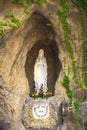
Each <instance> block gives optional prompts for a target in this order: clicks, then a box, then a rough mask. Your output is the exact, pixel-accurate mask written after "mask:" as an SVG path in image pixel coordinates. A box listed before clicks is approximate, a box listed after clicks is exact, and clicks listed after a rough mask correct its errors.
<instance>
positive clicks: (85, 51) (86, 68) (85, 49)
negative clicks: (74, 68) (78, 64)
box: [80, 17, 87, 86]
mask: <svg viewBox="0 0 87 130" xmlns="http://www.w3.org/2000/svg"><path fill="white" fill-rule="evenodd" d="M84 22H85V21H84V18H83V17H82V18H81V20H80V23H81V26H82V80H83V83H84V85H85V86H87V40H86V35H85V23H84Z"/></svg>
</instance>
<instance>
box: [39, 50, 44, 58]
mask: <svg viewBox="0 0 87 130" xmlns="http://www.w3.org/2000/svg"><path fill="white" fill-rule="evenodd" d="M38 56H39V57H44V50H43V49H40V50H39V54H38Z"/></svg>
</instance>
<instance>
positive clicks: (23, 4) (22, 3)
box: [13, 0, 30, 14]
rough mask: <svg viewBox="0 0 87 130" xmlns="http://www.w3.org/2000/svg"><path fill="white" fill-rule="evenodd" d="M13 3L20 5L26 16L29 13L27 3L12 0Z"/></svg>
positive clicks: (20, 0)
mask: <svg viewBox="0 0 87 130" xmlns="http://www.w3.org/2000/svg"><path fill="white" fill-rule="evenodd" d="M13 2H15V3H18V4H20V5H22V6H23V7H24V9H25V13H26V14H29V13H30V10H29V8H28V7H29V5H28V3H27V2H26V0H13Z"/></svg>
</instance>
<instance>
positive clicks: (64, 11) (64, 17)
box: [58, 0, 77, 79]
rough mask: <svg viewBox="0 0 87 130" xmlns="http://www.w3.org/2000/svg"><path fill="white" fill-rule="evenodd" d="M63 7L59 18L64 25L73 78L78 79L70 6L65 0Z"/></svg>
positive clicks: (62, 0) (63, 0) (62, 1)
mask: <svg viewBox="0 0 87 130" xmlns="http://www.w3.org/2000/svg"><path fill="white" fill-rule="evenodd" d="M61 7H62V8H61V10H59V11H58V16H59V18H60V21H61V23H62V24H63V30H64V43H65V44H66V48H67V51H68V53H69V56H70V58H71V59H72V70H73V72H74V75H73V78H74V79H76V78H77V77H76V61H75V60H74V52H73V48H72V46H71V42H70V28H69V25H68V22H67V12H68V5H67V3H66V2H65V0H61Z"/></svg>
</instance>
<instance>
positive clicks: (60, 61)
mask: <svg viewBox="0 0 87 130" xmlns="http://www.w3.org/2000/svg"><path fill="white" fill-rule="evenodd" d="M8 2H9V5H8ZM8 2H7V1H6V0H1V4H0V18H1V20H3V21H5V19H4V15H5V14H6V13H14V14H15V15H16V16H17V17H18V18H19V19H20V20H21V22H22V21H24V22H23V24H22V25H21V26H20V27H18V28H16V29H9V30H8V29H7V31H8V32H7V33H6V35H5V36H4V37H3V38H2V39H1V41H0V130H26V127H25V126H24V125H23V123H22V121H21V119H22V113H23V110H24V109H23V105H24V104H25V100H26V98H27V97H28V96H29V93H30V92H32V91H33V89H34V88H33V87H34V80H33V71H34V70H33V69H34V63H35V59H36V57H37V54H38V50H39V49H41V48H42V49H44V51H45V56H46V59H47V64H48V82H47V83H48V88H49V90H50V91H51V92H52V93H53V95H54V97H53V98H51V99H52V102H56V103H57V106H56V103H55V106H56V108H55V109H58V108H59V105H60V103H61V101H62V100H63V98H64V97H65V98H66V100H67V101H68V98H67V95H66V92H65V89H64V88H63V86H62V83H61V81H62V80H63V76H64V72H65V73H68V71H69V70H70V74H69V78H70V80H71V84H70V85H71V89H72V90H73V89H74V87H76V88H78V86H76V84H75V83H74V81H73V80H72V77H73V71H72V67H71V59H70V57H69V54H68V52H67V49H66V46H65V44H64V43H62V40H63V37H64V31H63V28H62V25H61V24H59V17H58V15H57V13H56V12H57V11H58V10H59V9H60V1H56V0H55V1H52V0H47V1H45V5H46V7H45V8H43V7H41V6H40V5H38V4H33V5H31V6H30V10H31V13H30V14H29V15H27V18H26V14H25V13H24V8H23V7H22V6H21V5H18V4H15V3H13V2H12V1H10V0H9V1H8ZM2 7H3V8H2ZM73 8H74V9H73V11H72V9H70V11H69V13H68V18H67V20H68V23H69V26H70V31H71V32H70V33H71V45H72V47H73V50H74V55H75V60H76V61H77V64H76V66H77V67H78V69H77V76H78V78H79V79H81V62H82V59H81V54H82V52H81V43H82V39H81V26H80V22H79V18H80V15H79V12H78V9H76V8H75V7H73ZM75 16H76V17H77V16H78V19H75V20H74V18H75ZM25 19H26V20H25ZM65 61H66V63H65ZM73 91H74V90H73ZM77 91H78V89H77V90H76V92H77ZM51 99H49V100H51ZM33 102H34V101H33ZM33 102H32V103H31V105H30V106H29V109H32V104H33ZM50 110H52V111H51V112H53V110H54V109H53V108H50ZM30 112H31V110H30V111H28V109H27V111H25V115H26V114H29V117H27V119H26V120H27V121H28V119H29V120H30V122H28V123H31V124H32V120H31V119H32V118H31V113H30ZM54 113H55V112H54ZM52 114H53V113H51V115H50V117H52V116H53V115H52ZM30 118H31V119H30ZM51 121H52V123H53V124H51V122H49V120H48V123H47V124H46V126H47V127H45V128H48V130H49V129H52V130H53V126H55V124H56V121H55V118H54V116H53V119H51ZM35 123H36V128H38V129H40V128H43V125H40V127H39V123H40V122H38V126H37V122H35ZM45 123H46V122H45ZM45 123H44V124H45ZM28 125H29V124H28ZM50 125H52V127H50ZM56 125H58V124H56ZM29 126H30V127H33V126H34V124H33V125H29ZM29 129H30V128H29ZM58 129H59V128H58ZM66 129H67V128H65V129H64V130H66ZM72 130H73V129H72Z"/></svg>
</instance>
